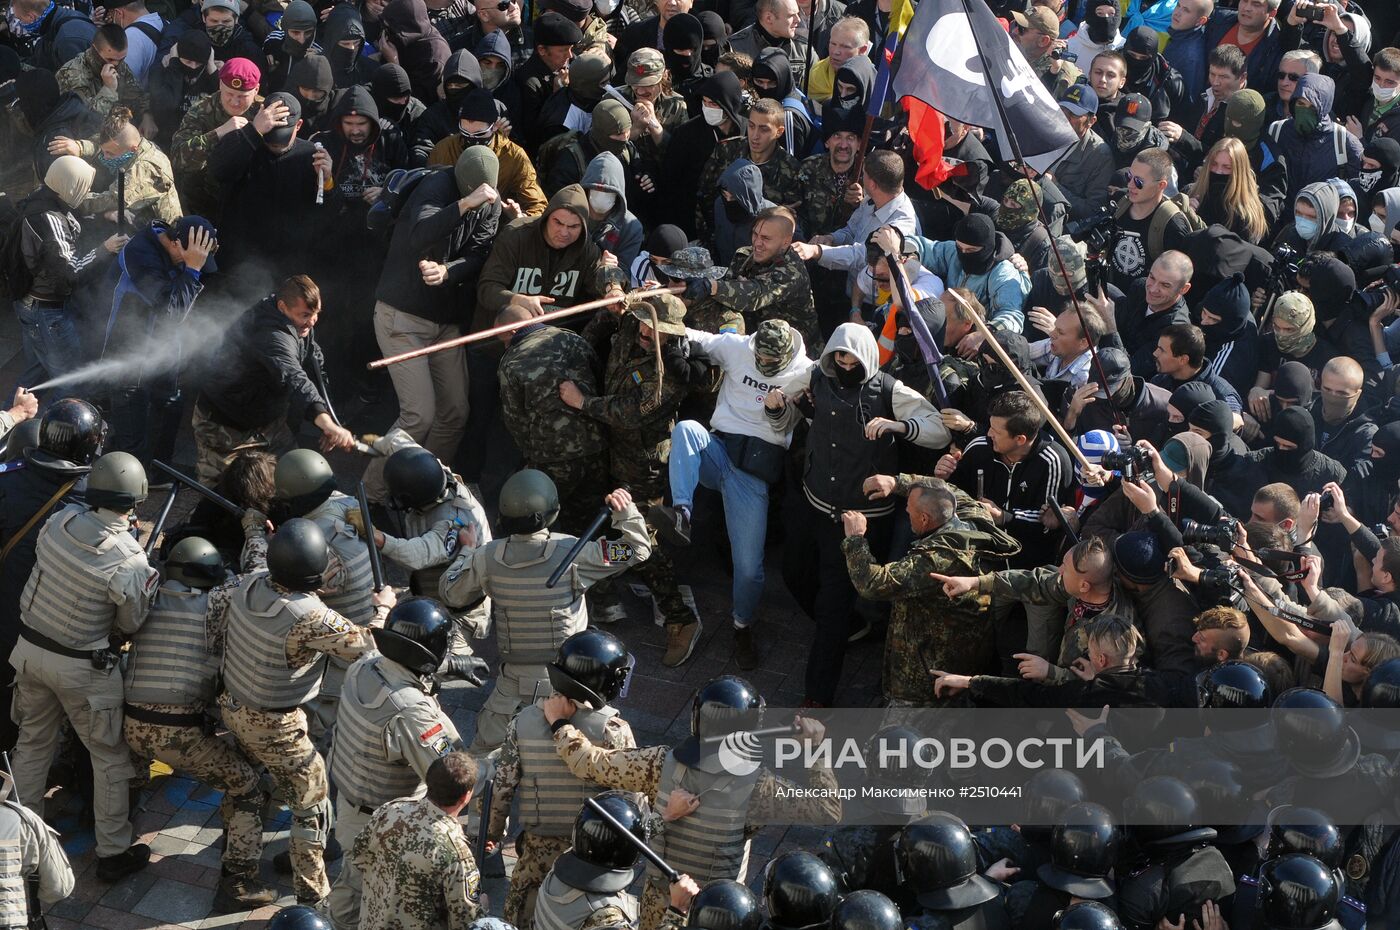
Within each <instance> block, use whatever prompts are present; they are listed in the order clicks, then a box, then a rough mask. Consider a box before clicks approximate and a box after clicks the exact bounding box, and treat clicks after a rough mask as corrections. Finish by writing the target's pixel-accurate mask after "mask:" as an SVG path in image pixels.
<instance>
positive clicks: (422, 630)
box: [372, 597, 452, 675]
mask: <svg viewBox="0 0 1400 930" xmlns="http://www.w3.org/2000/svg"><path fill="white" fill-rule="evenodd" d="M451 630H452V618H451V617H450V616H448V614H447V611H446V610H444V609H443V607H442V605H441V604H439V603H438V602H437V601H435V600H433V599H432V598H430V597H412V598H409V599H407V600H404V601H400V602H399V603H397V604H395V605H394V609H393V610H391V611H389V616H388V617H386V618H385V619H384V626H383V628H382V629H380V628H376V629H374V630H373V631H372V635H373V636H374V645H375V647H376V648H377V649H378V650H379V651H380V653H382V654H383V656H384V658H386V659H388V660H389V661H391V662H397V663H398V664H399V665H402V666H403V667H404V668H406V669H408V670H409V671H410V672H413V673H414V674H415V675H431V674H433V673H434V672H436V671H437V670H438V668H440V667H441V666H442V660H443V659H444V658H446V657H447V649H448V638H449V634H450V633H451Z"/></svg>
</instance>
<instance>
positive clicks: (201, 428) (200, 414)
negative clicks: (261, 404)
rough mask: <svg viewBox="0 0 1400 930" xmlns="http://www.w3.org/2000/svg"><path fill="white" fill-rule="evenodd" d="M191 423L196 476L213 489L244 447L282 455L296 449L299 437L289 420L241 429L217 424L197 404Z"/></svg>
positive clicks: (200, 481) (201, 482)
mask: <svg viewBox="0 0 1400 930" xmlns="http://www.w3.org/2000/svg"><path fill="white" fill-rule="evenodd" d="M191 426H193V428H194V448H195V459H194V461H195V465H194V470H195V478H196V480H198V481H199V483H200V484H202V485H204V486H205V487H209V488H212V487H214V485H216V484H217V483H218V481H219V476H220V475H222V474H223V473H224V469H225V468H228V463H229V462H230V461H231V460H232V459H233V457H234V456H235V455H237V454H238V453H239V452H241V451H243V450H244V449H252V448H264V449H267V450H268V451H269V452H272V453H273V454H275V455H281V454H282V453H284V452H289V451H291V450H292V449H294V448H296V437H294V436H293V435H292V431H291V430H290V429H288V428H287V423H286V421H285V420H277V421H276V422H273V423H269V424H267V425H266V426H263V427H260V428H258V429H252V430H239V429H234V428H233V427H232V426H225V425H224V424H222V423H216V422H215V421H214V420H212V419H210V417H209V415H208V414H206V413H205V412H204V411H203V410H202V409H201V408H200V406H199V404H195V405H194V418H193V420H192V421H191Z"/></svg>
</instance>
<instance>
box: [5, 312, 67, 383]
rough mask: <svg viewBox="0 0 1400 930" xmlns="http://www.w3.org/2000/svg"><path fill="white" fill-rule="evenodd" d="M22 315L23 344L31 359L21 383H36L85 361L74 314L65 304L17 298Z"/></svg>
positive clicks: (28, 357)
mask: <svg viewBox="0 0 1400 930" xmlns="http://www.w3.org/2000/svg"><path fill="white" fill-rule="evenodd" d="M15 316H17V317H19V325H20V347H21V348H22V349H23V351H24V360H25V362H27V363H28V365H27V367H26V368H25V369H24V374H23V375H21V376H20V385H21V386H23V387H33V386H34V385H36V384H42V383H43V382H45V381H48V380H50V379H53V378H57V377H58V376H59V375H64V374H67V373H68V372H70V371H72V370H73V369H75V368H77V367H78V366H79V365H80V364H82V348H81V345H82V344H81V342H80V341H79V339H78V326H77V324H76V323H75V322H74V320H73V314H72V313H71V312H70V311H69V309H68V308H67V307H65V306H63V305H61V304H57V303H49V302H48V301H42V302H36V301H34V300H33V299H31V298H28V297H26V298H24V299H23V300H16V301H15Z"/></svg>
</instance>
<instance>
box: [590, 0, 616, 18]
mask: <svg viewBox="0 0 1400 930" xmlns="http://www.w3.org/2000/svg"><path fill="white" fill-rule="evenodd" d="M617 4H618V0H593V9H595V10H597V11H598V15H599V16H611V15H612V13H613V10H615V9H617Z"/></svg>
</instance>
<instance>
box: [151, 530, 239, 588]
mask: <svg viewBox="0 0 1400 930" xmlns="http://www.w3.org/2000/svg"><path fill="white" fill-rule="evenodd" d="M163 573H164V575H165V578H166V580H167V581H178V582H180V583H181V584H183V585H187V586H189V587H191V588H199V589H201V590H203V589H205V588H212V587H214V585H216V584H218V583H219V582H221V581H223V580H224V579H225V578H227V577H228V569H227V568H226V567H225V566H224V557H223V556H221V555H219V550H218V549H215V548H214V544H213V543H211V542H210V541H209V540H207V539H205V538H203V537H201V536H186V537H185V538H184V539H182V540H180V541H179V542H177V543H176V544H175V545H174V546H171V547H170V555H169V557H167V558H166V560H165V565H164V566H163Z"/></svg>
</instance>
